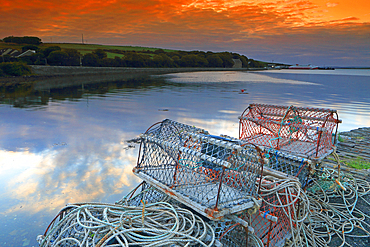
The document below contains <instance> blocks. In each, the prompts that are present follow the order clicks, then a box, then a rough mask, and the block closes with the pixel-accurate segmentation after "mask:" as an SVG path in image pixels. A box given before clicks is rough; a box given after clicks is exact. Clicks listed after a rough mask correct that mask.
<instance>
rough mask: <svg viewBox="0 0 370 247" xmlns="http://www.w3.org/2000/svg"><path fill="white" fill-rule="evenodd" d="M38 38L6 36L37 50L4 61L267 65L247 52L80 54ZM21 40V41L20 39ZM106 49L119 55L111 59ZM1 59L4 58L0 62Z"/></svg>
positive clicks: (98, 51) (100, 64)
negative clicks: (250, 57)
mask: <svg viewBox="0 0 370 247" xmlns="http://www.w3.org/2000/svg"><path fill="white" fill-rule="evenodd" d="M35 38H37V37H13V36H10V37H6V38H4V39H3V41H4V42H13V43H17V42H23V44H25V46H23V47H22V51H23V52H24V51H27V50H34V51H36V53H35V54H33V55H31V56H26V57H22V58H14V57H10V56H7V55H4V56H3V58H2V60H3V61H2V62H17V61H23V62H25V63H26V64H28V65H53V66H92V67H154V68H179V67H213V68H231V67H233V65H234V59H240V61H241V63H242V67H243V68H249V67H250V68H258V67H264V66H265V64H264V63H262V62H259V61H255V60H253V59H248V58H247V57H246V56H244V55H239V54H237V53H232V52H210V51H208V52H204V51H172V52H166V51H164V50H163V49H157V50H154V51H150V50H144V51H124V50H114V49H96V50H94V51H92V52H91V53H86V54H81V53H80V52H79V51H78V50H76V49H62V48H61V47H59V46H50V47H46V48H40V47H39V46H38V44H40V43H41V40H40V39H39V38H37V40H39V41H38V42H40V43H38V44H36V43H37V42H36V39H35ZM19 40H21V41H19ZM107 52H109V53H114V54H117V56H116V57H114V58H108V55H107ZM0 62H1V61H0Z"/></svg>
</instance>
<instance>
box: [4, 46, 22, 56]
mask: <svg viewBox="0 0 370 247" xmlns="http://www.w3.org/2000/svg"><path fill="white" fill-rule="evenodd" d="M20 54H21V53H20V52H19V51H18V50H14V49H11V48H5V49H1V50H0V56H5V55H9V56H11V57H16V56H18V55H20Z"/></svg>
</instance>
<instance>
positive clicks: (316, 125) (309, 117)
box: [239, 104, 341, 160]
mask: <svg viewBox="0 0 370 247" xmlns="http://www.w3.org/2000/svg"><path fill="white" fill-rule="evenodd" d="M239 119H240V120H239V139H241V140H244V141H247V142H249V143H254V144H256V145H258V146H263V147H266V148H267V149H274V150H279V151H281V152H286V153H291V154H294V155H298V156H302V157H305V158H309V159H316V160H317V159H319V160H320V159H322V158H324V157H326V156H327V155H329V154H330V153H331V152H332V151H333V147H334V146H333V145H334V144H335V142H336V135H337V130H338V124H339V123H341V120H339V119H338V114H337V111H336V110H330V109H321V108H305V107H295V106H277V105H263V104H250V105H249V106H248V107H247V108H246V109H245V110H244V112H243V113H242V115H241V116H240V117H239Z"/></svg>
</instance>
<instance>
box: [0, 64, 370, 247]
mask: <svg viewBox="0 0 370 247" xmlns="http://www.w3.org/2000/svg"><path fill="white" fill-rule="evenodd" d="M241 89H244V90H245V92H247V93H244V94H242V93H240V92H241ZM250 103H265V104H278V105H294V106H307V107H323V108H331V109H336V110H338V113H339V117H340V119H342V120H343V123H342V124H341V125H340V128H339V129H340V131H346V130H350V129H354V128H358V127H363V126H370V71H369V70H334V71H288V70H282V71H264V72H254V73H245V72H198V73H182V74H173V75H168V76H157V77H152V78H150V79H143V80H131V81H128V82H116V83H102V84H99V85H97V84H95V85H84V86H83V87H82V86H76V87H70V88H64V89H50V90H47V91H33V89H32V86H22V87H21V88H6V89H4V88H2V89H0V116H1V118H0V222H1V224H0V246H38V244H37V243H36V240H35V238H36V236H37V235H39V234H43V233H44V231H45V229H46V227H47V226H48V224H49V223H50V221H51V220H52V218H53V217H54V216H55V215H56V214H57V213H58V211H59V210H60V209H61V208H62V207H63V206H64V205H65V204H67V203H70V202H84V201H102V202H115V201H117V200H119V199H120V198H121V197H122V196H123V195H125V194H126V193H127V192H128V191H130V190H131V189H132V188H133V187H135V186H136V185H137V184H138V183H139V179H137V178H136V177H135V176H134V175H132V168H133V167H134V166H135V163H136V158H137V151H138V147H137V145H136V147H135V148H128V143H127V142H126V141H127V140H130V139H132V138H136V137H138V135H139V134H140V133H142V132H145V130H146V129H147V128H148V127H149V126H150V125H152V124H153V123H155V122H158V121H161V120H163V119H165V118H170V119H173V120H176V121H179V122H182V123H186V124H190V125H195V126H197V127H201V128H204V129H206V130H209V131H210V132H211V134H216V135H219V134H227V135H231V136H235V137H237V135H238V116H239V115H240V114H241V113H242V112H243V110H244V109H245V108H246V107H247V106H248V105H249V104H250Z"/></svg>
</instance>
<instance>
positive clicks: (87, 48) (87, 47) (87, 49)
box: [0, 42, 174, 58]
mask: <svg viewBox="0 0 370 247" xmlns="http://www.w3.org/2000/svg"><path fill="white" fill-rule="evenodd" d="M23 46H25V45H18V44H10V43H3V42H0V49H3V48H13V49H16V50H22V47H23ZM50 46H59V47H60V48H62V49H76V50H78V51H79V52H80V53H81V54H82V55H84V54H87V53H91V52H93V51H94V50H96V49H103V50H105V51H106V52H107V55H108V58H114V57H116V56H117V57H123V55H122V54H119V53H115V52H114V51H115V50H119V51H137V52H140V51H152V52H153V51H155V50H157V49H160V48H149V47H141V46H114V45H97V44H73V43H42V44H40V45H39V46H38V47H39V48H40V49H43V48H47V47H50ZM163 50H164V51H166V52H171V51H174V50H169V49H163Z"/></svg>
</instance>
